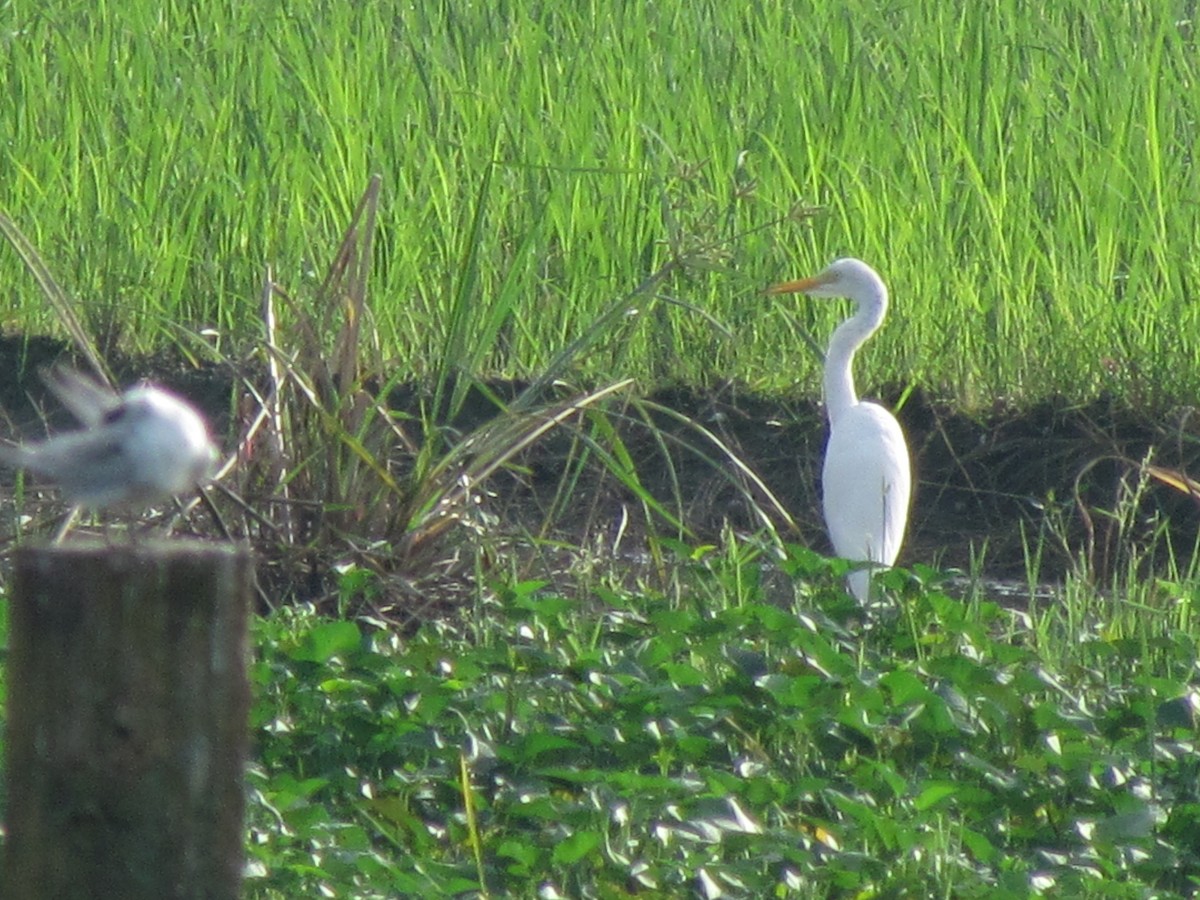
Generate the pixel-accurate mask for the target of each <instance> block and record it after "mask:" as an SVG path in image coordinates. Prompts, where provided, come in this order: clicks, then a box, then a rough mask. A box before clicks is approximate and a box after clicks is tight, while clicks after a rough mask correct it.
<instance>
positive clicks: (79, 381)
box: [38, 366, 121, 428]
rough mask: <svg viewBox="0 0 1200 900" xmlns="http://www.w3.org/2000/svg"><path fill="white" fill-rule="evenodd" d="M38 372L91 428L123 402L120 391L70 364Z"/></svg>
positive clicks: (55, 393)
mask: <svg viewBox="0 0 1200 900" xmlns="http://www.w3.org/2000/svg"><path fill="white" fill-rule="evenodd" d="M38 374H39V375H41V378H42V382H43V383H44V384H45V385H46V387H48V388H49V389H50V390H51V391H52V392H53V393H54V396H56V397H57V398H58V399H59V402H61V403H62V405H63V406H65V407H66V408H67V409H69V410H70V411H71V415H73V416H74V417H75V418H76V419H78V420H79V421H80V422H81V423H83V424H84V425H86V426H87V427H89V428H92V427H94V426H96V425H99V424H100V422H101V420H102V419H103V418H104V416H105V414H106V413H108V412H109V411H111V410H113V409H115V408H116V407H117V406H118V405H119V404H120V403H121V397H120V395H118V394H117V393H116V391H114V390H112V389H111V388H110V387H108V386H107V385H104V384H101V383H100V382H98V381H94V380H93V379H91V378H89V377H88V376H86V375H84V374H83V373H82V372H78V371H76V370H75V369H72V368H70V367H68V366H50V367H48V368H45V369H42V370H41V371H40V372H39V373H38Z"/></svg>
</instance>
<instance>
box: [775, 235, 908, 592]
mask: <svg viewBox="0 0 1200 900" xmlns="http://www.w3.org/2000/svg"><path fill="white" fill-rule="evenodd" d="M770 291H771V292H772V293H776V294H783V293H804V294H808V295H809V296H810V297H845V298H848V299H850V300H853V301H854V302H855V303H856V304H857V306H858V309H857V310H856V311H855V313H854V315H853V316H851V317H850V318H849V319H847V320H846V321H845V322H843V323H842V324H841V325H839V326H838V327H837V329H836V330H835V331H834V332H833V337H832V338H830V341H829V351H828V353H826V355H825V411H826V414H827V415H828V416H829V444H828V446H827V447H826V448H825V466H824V469H823V473H822V483H823V497H822V504H821V505H822V508H823V510H824V513H825V524H826V526H827V527H828V529H829V537H830V539H831V540H832V542H833V549H834V552H835V553H837V555H838V556H840V557H842V558H843V559H849V560H854V561H856V562H864V563H869V564H871V566H868V567H866V568H863V569H860V570H857V571H855V572H852V573H851V574H850V577H849V585H850V591H851V593H853V594H854V596H855V597H857V598H858V599H859V600H860V601H863V602H866V601H867V600H868V598H869V594H870V586H871V568H872V567H874V566H890V565H891V564H892V563H894V562H895V561H896V556H897V554H898V553H899V552H900V545H901V544H902V543H903V541H904V529H905V525H906V523H907V521H908V502H909V496H910V494H911V492H912V475H911V472H910V466H909V457H908V445H907V444H906V443H905V440H904V432H903V431H901V429H900V423H899V422H897V421H896V418H895V416H893V415H892V414H891V413H890V412H888V411H887V410H886V409H884V408H883V407H882V406H880V405H879V404H878V403H871V402H869V401H865V400H859V399H858V393H857V392H856V391H855V389H854V372H853V370H852V368H851V366H852V364H853V362H854V354H855V351H857V350H858V348H859V347H861V346H862V345H863V343H864V342H865V341H866V340H867V338H869V337H870V336H871V335H872V334H874V333H875V331H876V329H878V328H879V326H880V325H881V324H882V322H883V317H884V315H885V314H886V313H887V304H888V292H887V287H886V285H884V283H883V279H882V278H880V277H879V275H878V273H876V271H875V270H874V269H872V268H871V267H870V266H868V265H867V264H866V263H864V262H862V261H861V260H857V259H839V260H836V261H835V262H833V263H832V264H831V265H830V266H829V267H828V268H827V269H825V271H823V272H821V273H820V274H819V275H815V276H813V277H812V278H805V279H801V280H800V281H789V282H786V283H784V284H779V285H776V286H775V287H773V288H771V289H770Z"/></svg>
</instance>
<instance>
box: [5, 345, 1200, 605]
mask: <svg viewBox="0 0 1200 900" xmlns="http://www.w3.org/2000/svg"><path fill="white" fill-rule="evenodd" d="M68 355H69V354H67V351H66V350H65V347H64V345H63V344H62V343H61V342H59V341H56V340H52V339H48V338H42V337H30V338H23V337H4V338H0V371H2V372H4V373H5V376H3V377H0V406H2V408H3V412H4V414H5V415H7V416H8V418H9V422H10V425H11V427H12V428H13V430H14V432H17V433H22V434H24V435H25V436H26V437H30V438H36V437H40V436H42V435H44V434H45V433H46V431H47V429H48V428H57V427H71V426H72V425H73V423H71V422H70V419H69V417H68V416H66V415H65V413H64V412H63V411H62V410H61V409H60V408H59V407H58V405H57V403H55V402H54V401H53V399H52V398H51V399H49V400H47V399H46V397H45V391H44V389H43V387H42V386H41V384H40V382H39V381H38V379H37V377H36V374H35V373H36V371H37V368H38V367H39V366H41V365H45V364H48V363H50V362H53V361H56V360H59V359H61V358H63V357H64V356H68ZM115 369H116V371H117V373H118V377H119V378H120V379H121V381H122V383H123V384H127V383H130V382H132V381H135V380H137V379H138V378H139V377H146V376H152V377H153V378H154V380H156V381H158V382H160V383H162V384H164V385H165V386H167V387H170V388H172V389H174V390H176V391H178V392H179V393H181V394H183V395H184V396H187V397H189V398H190V399H192V400H193V401H194V402H196V403H197V405H198V406H200V407H201V408H202V409H204V410H205V411H206V413H207V414H208V415H209V417H210V419H211V421H212V422H213V423H214V431H215V432H216V433H217V434H218V436H219V439H220V440H221V442H222V443H223V445H224V446H225V448H226V449H227V450H228V449H230V448H231V447H232V446H233V443H234V441H235V440H236V438H235V436H234V431H235V430H236V428H235V423H233V422H232V421H231V418H230V410H231V409H239V408H244V406H245V404H244V403H243V402H242V398H241V394H242V393H244V391H243V390H242V389H240V388H239V387H237V385H238V384H239V382H238V380H237V379H236V378H235V373H234V372H233V370H232V367H229V366H209V367H201V368H196V367H195V366H187V365H183V364H181V363H180V362H179V361H177V360H175V359H173V358H171V357H166V356H164V357H160V358H154V359H149V360H138V361H132V360H120V361H117V362H116V363H115ZM522 387H523V385H521V384H517V383H513V382H501V383H492V384H488V385H486V386H485V389H482V390H480V389H473V390H472V391H471V392H470V394H469V396H468V398H467V402H466V404H465V405H464V407H463V409H462V410H461V412H460V413H459V414H458V415H457V416H456V417H455V419H454V420H453V422H452V423H451V424H450V426H449V427H448V429H447V433H448V434H450V435H451V436H455V435H457V436H460V437H461V436H465V435H469V434H470V433H471V432H472V430H474V429H476V428H478V427H479V426H481V425H482V424H484V423H486V422H487V421H488V420H489V419H490V418H491V417H494V416H495V415H496V414H497V402H500V403H504V402H508V401H510V400H511V399H512V398H513V397H515V396H516V395H517V394H518V393H519V391H520V390H521V388H522ZM235 392H236V394H237V396H236V397H235V396H234V394H235ZM898 396H899V394H898V392H893V395H892V396H888V394H887V392H886V391H885V392H884V397H883V400H884V402H885V403H886V404H887V405H888V406H891V407H893V408H895V406H896V399H897V397H898ZM423 399H425V400H427V399H428V398H427V397H425V395H424V394H423V392H422V390H421V388H420V387H419V386H416V385H411V384H410V385H405V386H402V387H401V388H398V389H396V390H395V391H393V393H392V395H391V396H390V401H391V403H390V405H391V406H392V407H393V408H395V409H397V410H398V411H400V412H402V413H407V414H411V415H415V414H416V413H417V411H418V409H419V407H420V405H421V403H422V400H423ZM645 399H647V400H648V401H650V404H649V405H648V406H647V407H640V408H639V407H637V405H636V403H633V402H630V401H622V402H625V403H626V406H625V407H624V408H622V407H621V406H620V405H619V404H617V405H615V406H613V407H610V419H611V421H613V422H615V423H616V425H617V432H618V436H619V439H620V441H621V442H622V444H623V445H624V448H625V449H626V450H628V452H629V454H630V456H631V458H632V460H633V462H634V464H635V467H636V470H637V475H638V478H639V480H640V482H641V484H642V486H643V487H644V488H646V489H647V490H648V491H649V492H650V493H651V494H653V495H654V496H655V497H656V498H658V499H659V500H660V501H661V502H663V503H664V504H665V505H666V506H667V507H669V508H672V509H674V508H679V509H681V510H682V518H683V521H684V522H685V523H686V524H687V526H688V527H689V528H690V529H691V530H692V531H693V533H694V535H695V536H696V537H697V538H699V539H701V540H712V539H714V538H716V537H718V536H719V535H720V533H721V531H722V530H723V529H724V528H726V527H732V528H733V529H735V530H737V531H739V532H754V531H757V530H758V529H760V528H761V519H760V517H759V515H758V513H756V511H755V510H754V508H753V507H752V504H751V503H750V502H749V501H748V500H747V494H746V493H745V491H746V490H747V489H748V490H749V493H750V494H751V495H753V494H754V493H755V489H754V488H753V487H749V488H748V487H747V486H748V482H747V481H746V479H744V478H742V477H740V476H739V474H738V473H737V471H736V468H735V467H734V466H732V465H730V464H729V462H728V460H722V458H721V454H720V453H719V452H717V449H716V447H715V445H714V444H713V443H712V442H711V441H709V440H707V439H706V438H705V437H703V436H702V434H701V433H700V431H699V430H698V429H697V428H696V427H694V425H698V426H701V427H702V428H703V429H707V430H708V431H709V432H711V433H712V434H713V435H715V436H716V437H717V438H719V439H720V440H721V441H722V442H723V443H724V444H725V445H726V446H727V447H728V448H729V449H730V450H732V451H733V452H734V453H736V454H737V455H738V456H739V457H740V458H741V459H742V460H743V461H744V462H745V463H746V464H747V466H749V468H750V469H752V470H753V472H754V473H756V474H757V476H758V477H759V478H760V479H761V481H762V483H763V484H764V485H765V486H766V487H767V488H768V489H769V490H770V491H771V492H772V493H773V494H774V495H775V496H776V497H777V498H778V500H779V501H780V503H781V504H782V505H783V507H784V508H785V509H786V510H787V511H788V512H789V514H790V515H791V516H792V518H793V519H794V521H795V524H796V531H794V532H793V531H792V530H791V529H790V528H787V527H786V526H785V523H784V522H783V520H782V518H781V517H776V525H777V527H778V528H779V530H780V533H781V535H782V536H783V537H784V538H785V539H787V540H793V541H796V542H798V543H801V544H805V545H808V546H811V547H813V548H814V549H817V550H818V551H821V552H828V551H829V545H828V541H827V539H826V537H825V533H824V527H823V523H822V521H821V517H820V502H819V491H820V471H821V455H822V452H823V447H824V442H825V437H826V432H825V424H824V420H823V416H822V412H821V409H820V406H819V404H818V403H816V402H815V401H814V400H812V399H811V398H805V399H789V398H768V397H762V396H758V395H755V394H752V393H749V392H746V391H745V390H744V389H741V388H739V387H737V386H733V385H725V386H722V387H720V388H717V389H713V390H696V389H692V388H687V387H669V388H663V389H660V390H658V391H655V392H653V393H652V394H650V395H649V396H648V397H647V398H645ZM235 400H236V402H235ZM655 406H659V407H665V408H667V409H670V410H674V411H676V412H677V413H679V414H680V415H681V416H682V418H683V419H684V420H686V421H680V418H679V417H676V416H671V415H667V414H665V413H664V412H662V411H661V410H656V409H655V408H654V407H655ZM898 417H899V419H900V420H901V423H902V425H903V426H904V428H905V431H906V432H907V435H908V441H909V446H910V448H911V451H912V455H913V464H914V476H915V479H916V489H915V497H914V504H913V508H912V513H911V517H910V531H909V536H908V540H907V542H906V545H905V548H904V550H903V552H902V554H901V558H900V562H901V564H912V563H916V562H920V563H925V564H930V565H935V566H940V567H957V568H962V569H964V570H970V569H971V568H972V566H973V561H974V560H977V559H979V558H981V555H982V559H983V566H982V569H983V574H985V575H986V576H988V577H990V578H999V579H1014V578H1015V579H1022V578H1024V577H1025V576H1026V571H1027V556H1028V553H1029V551H1030V549H1031V548H1033V547H1035V546H1036V545H1037V543H1038V541H1039V539H1042V541H1043V544H1042V548H1041V551H1040V552H1041V557H1040V568H1039V576H1040V578H1041V579H1042V580H1056V579H1059V578H1061V576H1062V575H1063V574H1064V572H1066V571H1067V570H1068V569H1069V568H1070V566H1071V565H1072V564H1073V563H1074V562H1077V561H1078V560H1079V559H1081V558H1084V559H1086V560H1087V561H1088V565H1089V567H1090V568H1091V570H1092V571H1093V572H1095V573H1097V575H1098V576H1099V577H1100V578H1101V579H1104V578H1106V577H1107V576H1109V575H1111V573H1112V572H1114V571H1117V570H1119V569H1120V567H1121V566H1126V567H1128V565H1129V563H1130V560H1133V561H1134V563H1135V565H1136V566H1137V567H1140V568H1142V569H1152V568H1154V567H1155V566H1156V565H1158V564H1159V563H1160V562H1161V560H1162V557H1163V555H1164V554H1160V553H1158V552H1157V551H1156V550H1155V546H1156V543H1157V544H1163V543H1164V539H1165V538H1169V539H1170V543H1171V546H1172V547H1173V548H1174V553H1175V554H1176V557H1177V558H1178V559H1181V560H1183V561H1185V563H1186V560H1188V559H1190V558H1191V555H1192V550H1193V547H1194V545H1195V542H1196V536H1197V521H1200V514H1198V511H1197V508H1196V502H1195V499H1194V498H1193V497H1190V496H1188V495H1187V494H1186V493H1185V492H1182V491H1180V490H1178V489H1176V488H1172V487H1169V486H1167V485H1166V484H1163V483H1161V482H1159V481H1155V480H1153V479H1150V480H1149V481H1147V482H1145V483H1144V484H1141V485H1140V486H1139V478H1140V477H1142V476H1140V475H1139V472H1140V467H1139V464H1140V463H1141V462H1142V461H1143V460H1144V459H1145V458H1146V457H1147V454H1148V453H1151V452H1152V453H1153V460H1154V462H1155V463H1156V464H1157V465H1159V466H1163V467H1166V468H1169V469H1173V470H1178V471H1180V472H1187V471H1192V472H1196V473H1197V474H1200V458H1198V457H1200V453H1198V452H1197V447H1198V446H1200V442H1198V441H1197V440H1196V436H1197V433H1198V429H1197V424H1196V422H1195V421H1194V419H1193V417H1192V416H1191V410H1190V409H1183V410H1179V411H1178V412H1177V413H1175V414H1174V415H1173V417H1171V418H1170V419H1169V420H1168V421H1150V420H1147V418H1146V417H1144V416H1142V415H1140V414H1139V412H1138V411H1137V410H1132V409H1130V408H1128V406H1126V405H1123V404H1121V403H1120V402H1118V401H1116V400H1114V399H1112V398H1101V399H1098V400H1096V401H1093V402H1091V403H1089V404H1085V405H1079V404H1069V403H1067V402H1065V401H1062V400H1049V401H1045V402H1042V403H1039V404H1037V405H1035V406H1033V407H1031V408H1028V409H1016V408H1005V407H999V406H998V407H997V408H995V409H993V410H991V411H989V413H988V414H987V415H986V416H970V415H965V414H963V413H961V412H957V411H955V410H953V409H951V408H950V407H949V406H948V405H947V404H944V403H940V402H938V401H937V400H936V399H933V398H930V397H928V396H926V395H923V394H921V393H915V394H912V395H910V396H909V397H908V398H907V400H906V401H905V402H904V404H903V406H902V408H901V409H900V410H899V412H898ZM690 423H694V424H690ZM578 438H579V434H578V432H574V431H571V430H559V431H556V432H552V433H551V434H550V435H548V436H547V437H545V438H543V439H542V440H541V441H540V442H539V443H537V444H536V445H535V446H534V447H532V448H531V449H529V450H527V451H525V452H524V453H523V454H522V455H521V457H520V458H519V460H518V464H517V465H514V466H510V467H508V468H507V469H506V470H504V471H502V472H501V473H499V474H498V475H496V476H494V477H493V479H492V481H491V482H490V484H489V486H488V487H489V491H488V496H487V497H486V498H485V502H486V505H487V508H488V510H489V512H490V513H492V514H494V515H495V516H496V517H498V527H497V530H498V531H499V532H500V533H504V532H512V533H516V534H524V535H529V534H539V533H542V532H543V530H544V529H543V526H544V525H545V524H546V522H547V521H551V523H552V525H551V528H550V529H549V530H548V532H546V533H547V534H548V535H550V536H553V537H556V538H559V539H561V540H562V541H563V542H564V543H565V544H567V545H569V546H577V547H584V546H586V547H589V548H600V549H601V550H602V551H604V552H608V553H609V554H610V555H611V554H614V553H616V554H636V553H637V552H639V551H640V549H641V546H640V541H641V539H642V538H643V537H644V535H645V534H646V533H647V531H648V530H655V531H656V533H670V530H669V529H665V530H664V529H663V528H662V527H661V525H660V526H658V527H657V528H655V527H654V526H653V525H652V524H651V525H650V526H649V528H648V523H647V521H646V518H645V516H644V514H643V509H642V505H641V504H640V503H639V501H638V499H637V497H636V495H635V494H634V493H633V492H632V491H630V490H629V489H628V487H627V486H625V485H622V484H619V483H618V482H617V480H616V479H615V478H614V477H613V475H612V474H611V473H610V472H607V471H605V470H604V469H603V468H602V467H600V466H598V465H595V464H592V465H589V466H580V465H579V463H578V460H579V452H580V444H579V439H578ZM398 468H399V469H400V470H401V471H403V470H404V468H405V466H404V463H403V462H401V463H400V464H399V466H398ZM568 482H569V483H570V485H571V487H570V488H569V491H570V493H569V500H570V502H568V503H566V504H563V503H562V502H561V501H562V492H563V485H564V483H568ZM739 485H740V486H739ZM317 549H318V550H319V549H320V548H317ZM330 564H331V561H330V560H325V561H322V559H321V558H320V556H319V555H313V554H309V555H307V556H305V557H304V562H303V563H302V564H300V563H297V562H296V560H295V559H294V558H293V559H287V560H283V561H281V560H280V559H279V558H278V555H277V554H275V555H273V554H272V553H270V552H265V553H264V563H263V566H264V569H269V571H270V575H269V577H266V578H264V582H265V583H267V584H270V585H271V590H272V591H274V590H277V589H278V590H279V591H280V593H281V596H305V597H312V596H314V595H320V594H322V593H323V592H326V591H328V590H329V584H330V582H331V579H332V576H331V573H330V571H329V566H330ZM265 574H266V572H265V571H264V575H265ZM407 574H416V575H419V574H420V573H407Z"/></svg>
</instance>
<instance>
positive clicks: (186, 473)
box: [0, 367, 217, 509]
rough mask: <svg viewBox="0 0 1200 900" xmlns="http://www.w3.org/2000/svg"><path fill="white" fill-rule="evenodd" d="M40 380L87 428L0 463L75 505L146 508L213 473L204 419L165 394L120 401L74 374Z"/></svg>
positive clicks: (135, 392)
mask: <svg viewBox="0 0 1200 900" xmlns="http://www.w3.org/2000/svg"><path fill="white" fill-rule="evenodd" d="M42 380H43V381H45V383H46V386H47V387H48V388H50V390H52V391H53V392H54V394H55V395H56V396H57V397H58V399H59V400H61V401H62V404H63V405H64V406H65V407H67V409H69V410H70V411H71V413H72V414H73V415H74V416H75V418H77V419H78V420H79V421H80V423H81V424H83V425H84V426H85V427H84V428H83V429H81V430H79V431H71V432H67V433H65V434H60V435H57V436H55V437H52V438H49V439H48V440H45V441H39V442H37V443H31V444H24V445H21V446H7V447H0V463H3V464H4V465H8V466H12V467H13V468H18V469H29V470H30V471H31V472H35V473H36V474H38V475H41V476H44V477H46V478H48V479H50V480H51V481H54V482H56V483H57V484H58V486H59V487H60V488H61V489H62V492H63V495H64V496H65V497H66V499H67V501H68V502H70V503H71V504H72V505H75V506H82V507H87V508H89V509H100V508H102V507H109V506H129V507H134V506H148V505H150V504H152V503H156V502H158V501H160V500H165V499H167V498H168V497H172V496H174V495H176V494H182V493H185V492H187V491H191V490H194V489H195V488H196V487H197V486H198V485H199V484H201V483H202V482H203V481H205V480H206V479H207V478H208V477H209V476H210V475H211V474H212V469H213V465H214V463H215V462H216V458H217V449H216V447H215V446H214V445H213V442H212V439H211V438H210V437H209V434H208V426H207V425H205V422H204V419H203V418H202V417H201V416H200V414H199V413H198V412H197V411H196V410H195V409H194V408H193V407H192V406H191V404H189V403H187V402H186V401H184V400H182V399H180V398H179V397H177V396H175V395H174V394H172V393H170V392H168V391H165V390H163V389H162V388H157V387H153V386H150V385H140V386H138V387H134V388H131V389H130V390H128V391H126V392H125V393H123V394H120V395H118V394H117V393H115V392H114V391H112V390H110V389H109V388H107V387H105V386H104V385H102V384H99V383H98V382H95V381H93V380H91V379H90V378H88V377H87V376H85V375H83V374H81V373H79V372H76V371H74V370H72V369H67V368H63V367H55V368H52V369H47V370H45V371H44V372H42Z"/></svg>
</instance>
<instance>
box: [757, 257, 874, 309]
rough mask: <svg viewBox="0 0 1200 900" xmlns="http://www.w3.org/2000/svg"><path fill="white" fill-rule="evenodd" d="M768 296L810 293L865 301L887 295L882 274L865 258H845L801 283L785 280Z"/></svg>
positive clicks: (770, 291)
mask: <svg viewBox="0 0 1200 900" xmlns="http://www.w3.org/2000/svg"><path fill="white" fill-rule="evenodd" d="M767 293H768V294H808V296H810V297H849V298H850V299H852V300H858V301H860V302H861V301H863V300H864V299H865V298H867V297H873V296H879V295H880V294H882V295H883V296H884V297H885V298H886V296H887V293H886V288H885V287H884V285H883V279H882V278H880V277H879V273H878V272H876V271H875V270H874V269H872V268H871V267H870V266H868V265H867V264H866V263H865V262H863V261H862V260H861V259H854V258H852V257H844V258H842V259H837V260H834V261H833V262H832V263H830V264H829V266H828V267H827V268H826V269H825V270H824V271H823V272H821V273H820V274H818V275H814V276H812V277H811V278H801V279H800V280H799V281H785V282H783V283H782V284H776V285H773V286H771V287H769V288H767Z"/></svg>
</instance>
